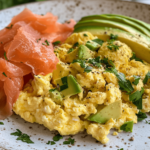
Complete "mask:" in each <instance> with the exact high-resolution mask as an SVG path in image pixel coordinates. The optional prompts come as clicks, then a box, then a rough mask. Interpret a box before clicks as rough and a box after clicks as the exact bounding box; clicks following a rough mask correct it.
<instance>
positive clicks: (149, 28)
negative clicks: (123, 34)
mask: <svg viewBox="0 0 150 150" xmlns="http://www.w3.org/2000/svg"><path fill="white" fill-rule="evenodd" d="M93 19H94V20H95V19H96V20H104V19H105V20H108V21H115V22H118V23H123V24H125V25H129V26H131V27H133V28H135V29H136V30H138V31H140V32H141V33H143V34H145V35H147V36H149V37H150V25H149V24H147V23H144V22H142V21H140V20H137V21H135V20H136V19H134V18H131V19H130V17H126V16H119V15H109V14H108V15H107V14H102V15H92V16H87V17H83V18H82V19H81V20H80V22H82V21H87V20H93ZM143 23H144V25H145V26H144V25H143Z"/></svg>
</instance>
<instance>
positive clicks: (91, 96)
mask: <svg viewBox="0 0 150 150" xmlns="http://www.w3.org/2000/svg"><path fill="white" fill-rule="evenodd" d="M85 34H86V35H87V36H85ZM95 38H96V37H94V36H93V35H92V34H90V33H89V32H84V33H74V34H72V35H71V36H70V37H69V38H68V39H67V40H66V41H65V43H64V44H62V45H61V46H59V47H56V48H55V54H56V56H57V57H58V58H59V60H60V61H59V63H58V64H57V69H59V70H61V71H59V72H57V69H56V70H55V71H54V72H53V73H50V74H48V75H46V76H42V75H35V76H34V79H33V80H32V81H30V82H29V83H28V84H27V85H26V86H25V87H24V90H23V91H22V92H21V93H20V96H19V98H18V100H17V101H16V103H15V104H14V106H13V111H14V112H15V113H16V114H18V115H20V116H21V117H22V118H23V119H25V120H26V121H28V122H31V123H34V122H36V123H39V124H43V125H44V126H45V127H47V128H48V129H49V130H57V131H58V132H59V133H60V134H61V135H70V134H71V135H73V134H77V133H78V132H81V131H83V130H85V129H86V130H87V133H88V134H91V135H92V136H93V137H94V138H96V139H97V140H98V141H100V142H101V143H103V144H105V143H107V142H108V140H109V139H108V138H107V135H108V134H109V132H110V129H111V128H115V129H118V130H119V131H120V127H121V126H122V125H123V124H124V123H125V122H127V121H133V122H134V123H137V115H136V114H137V113H138V112H139V110H138V109H137V107H136V105H134V104H133V103H132V102H131V101H130V100H129V95H128V94H126V93H125V92H123V91H121V90H120V88H119V84H118V79H117V77H116V75H115V74H113V73H111V72H106V71H105V68H104V66H101V67H100V68H97V67H94V66H93V69H92V71H91V72H84V69H83V68H82V67H81V65H80V63H78V62H75V63H72V61H73V58H72V57H70V56H69V53H68V50H69V49H70V48H72V47H73V45H74V44H75V43H77V42H78V43H79V45H81V44H83V45H85V43H86V42H87V41H89V40H93V39H95ZM115 44H117V45H118V46H119V49H118V50H116V51H112V50H110V49H109V48H108V42H104V43H103V44H102V46H101V47H100V48H99V50H98V52H96V51H91V53H92V54H91V58H96V57H97V56H100V58H101V59H103V58H108V59H109V60H112V61H113V63H114V65H115V68H116V69H117V71H118V72H122V73H124V75H125V77H126V79H128V80H129V81H130V82H131V83H132V82H133V81H134V77H133V75H136V76H140V80H139V83H138V84H137V85H134V84H132V86H133V88H134V91H136V90H139V91H140V90H141V87H144V94H143V97H142V98H143V101H142V106H143V109H142V110H141V111H142V112H149V111H150V84H149V83H150V82H147V84H145V85H144V84H143V79H144V78H145V75H146V74H147V73H148V71H149V70H150V65H149V64H148V63H146V62H144V63H142V62H140V61H136V60H134V59H133V60H130V58H131V57H132V50H131V49H130V47H128V46H127V45H126V44H124V43H121V42H120V41H115ZM75 49H76V48H75ZM69 74H71V75H73V76H74V77H75V78H76V80H77V82H78V83H79V85H80V86H81V87H82V92H81V93H79V94H76V95H73V96H70V97H65V98H63V100H62V101H59V100H57V99H55V98H53V97H52V96H51V94H50V92H49V90H50V89H54V88H56V87H57V83H56V79H58V78H62V77H64V76H67V75H69ZM120 100H121V101H122V104H121V106H122V114H121V116H120V118H119V119H113V118H111V119H109V120H108V121H107V122H106V123H104V124H101V123H96V122H91V121H89V120H88V119H87V118H88V117H89V116H90V115H91V114H96V113H97V106H98V105H102V104H103V105H106V106H107V105H109V104H111V103H114V102H116V101H120ZM114 135H117V134H116V133H114Z"/></svg>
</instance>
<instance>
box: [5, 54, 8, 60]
mask: <svg viewBox="0 0 150 150" xmlns="http://www.w3.org/2000/svg"><path fill="white" fill-rule="evenodd" d="M4 58H5V59H6V60H8V59H7V56H6V52H4Z"/></svg>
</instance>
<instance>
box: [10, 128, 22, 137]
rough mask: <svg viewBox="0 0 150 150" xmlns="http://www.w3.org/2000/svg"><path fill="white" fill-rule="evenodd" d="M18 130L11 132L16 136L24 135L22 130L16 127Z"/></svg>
mask: <svg viewBox="0 0 150 150" xmlns="http://www.w3.org/2000/svg"><path fill="white" fill-rule="evenodd" d="M16 130H17V132H13V133H11V135H14V136H21V135H22V132H21V131H20V130H19V129H16Z"/></svg>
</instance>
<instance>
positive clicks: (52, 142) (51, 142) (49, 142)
mask: <svg viewBox="0 0 150 150" xmlns="http://www.w3.org/2000/svg"><path fill="white" fill-rule="evenodd" d="M46 144H48V145H49V144H51V145H54V144H56V143H55V142H54V141H48V142H47V143H46Z"/></svg>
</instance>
